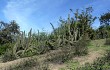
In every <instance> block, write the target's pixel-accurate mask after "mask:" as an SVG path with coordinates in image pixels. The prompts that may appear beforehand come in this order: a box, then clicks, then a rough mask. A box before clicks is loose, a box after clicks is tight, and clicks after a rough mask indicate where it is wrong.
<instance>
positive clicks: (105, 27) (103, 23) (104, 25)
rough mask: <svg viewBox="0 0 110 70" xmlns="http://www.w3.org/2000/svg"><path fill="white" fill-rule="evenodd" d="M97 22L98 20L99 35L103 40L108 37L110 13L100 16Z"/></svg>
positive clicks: (109, 35)
mask: <svg viewBox="0 0 110 70" xmlns="http://www.w3.org/2000/svg"><path fill="white" fill-rule="evenodd" d="M99 20H100V27H99V29H101V35H103V38H108V37H110V12H107V13H104V14H103V15H101V16H100V18H99Z"/></svg>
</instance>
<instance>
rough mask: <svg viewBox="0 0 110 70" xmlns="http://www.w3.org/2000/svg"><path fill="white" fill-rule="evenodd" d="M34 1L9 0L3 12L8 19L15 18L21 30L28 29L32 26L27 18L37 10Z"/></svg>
mask: <svg viewBox="0 0 110 70" xmlns="http://www.w3.org/2000/svg"><path fill="white" fill-rule="evenodd" d="M35 3H36V0H22V1H20V0H10V1H8V3H7V5H6V7H5V8H4V10H3V12H4V15H5V17H6V18H7V19H8V20H9V21H10V20H16V21H17V23H18V24H19V25H20V26H21V29H22V30H29V29H30V28H32V27H31V22H30V21H29V18H30V17H31V14H33V13H34V12H35V11H36V10H37V8H36V9H35V7H36V4H35ZM37 28H38V29H39V27H37Z"/></svg>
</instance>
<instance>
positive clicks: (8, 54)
mask: <svg viewBox="0 0 110 70" xmlns="http://www.w3.org/2000/svg"><path fill="white" fill-rule="evenodd" d="M15 59H17V58H16V57H15V56H14V54H13V52H12V51H11V50H7V51H6V52H5V53H4V55H2V61H3V62H7V61H12V60H15Z"/></svg>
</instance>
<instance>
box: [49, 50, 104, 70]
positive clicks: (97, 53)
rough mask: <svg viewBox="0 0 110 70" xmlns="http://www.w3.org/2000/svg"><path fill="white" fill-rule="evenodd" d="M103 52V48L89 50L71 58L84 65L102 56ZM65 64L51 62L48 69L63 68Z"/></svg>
mask: <svg viewBox="0 0 110 70" xmlns="http://www.w3.org/2000/svg"><path fill="white" fill-rule="evenodd" d="M104 53H105V52H104V50H98V51H92V52H89V54H88V55H87V56H80V57H75V58H73V60H75V61H78V62H79V64H80V65H84V64H85V63H87V62H88V63H92V62H93V61H94V60H96V59H97V58H98V57H102V56H103V54H104ZM80 65H79V66H80ZM66 66H67V64H51V66H50V69H51V70H59V69H60V68H65V67H66Z"/></svg>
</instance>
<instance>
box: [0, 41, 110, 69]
mask: <svg viewBox="0 0 110 70" xmlns="http://www.w3.org/2000/svg"><path fill="white" fill-rule="evenodd" d="M104 41H105V40H104V39H102V40H93V41H91V44H90V45H89V46H88V47H89V53H88V55H85V56H79V57H78V56H76V57H73V58H72V59H71V60H68V61H66V62H65V63H61V64H59V63H54V62H48V65H49V66H48V67H49V69H50V70H60V69H61V70H62V69H65V70H66V68H68V67H71V66H72V67H79V66H83V65H84V64H85V63H93V61H94V60H96V59H97V58H98V57H102V56H103V55H104V54H105V51H106V50H107V49H110V46H104V44H102V43H103V42H104ZM97 45H100V46H97ZM59 53H61V50H54V51H50V52H48V53H45V54H43V55H39V56H33V57H27V58H21V59H17V60H14V61H9V62H6V63H0V70H10V69H14V68H17V67H20V66H22V65H24V66H22V67H25V63H26V62H30V63H29V66H30V65H33V63H39V62H41V63H42V62H45V61H46V60H48V59H51V58H54V57H53V56H52V57H50V55H54V54H59ZM33 60H34V62H31V61H33ZM27 65H28V64H27ZM37 67H38V66H37V65H33V66H30V68H28V69H29V70H37V69H36V68H37ZM25 69H27V68H25ZM21 70H24V69H21Z"/></svg>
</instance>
